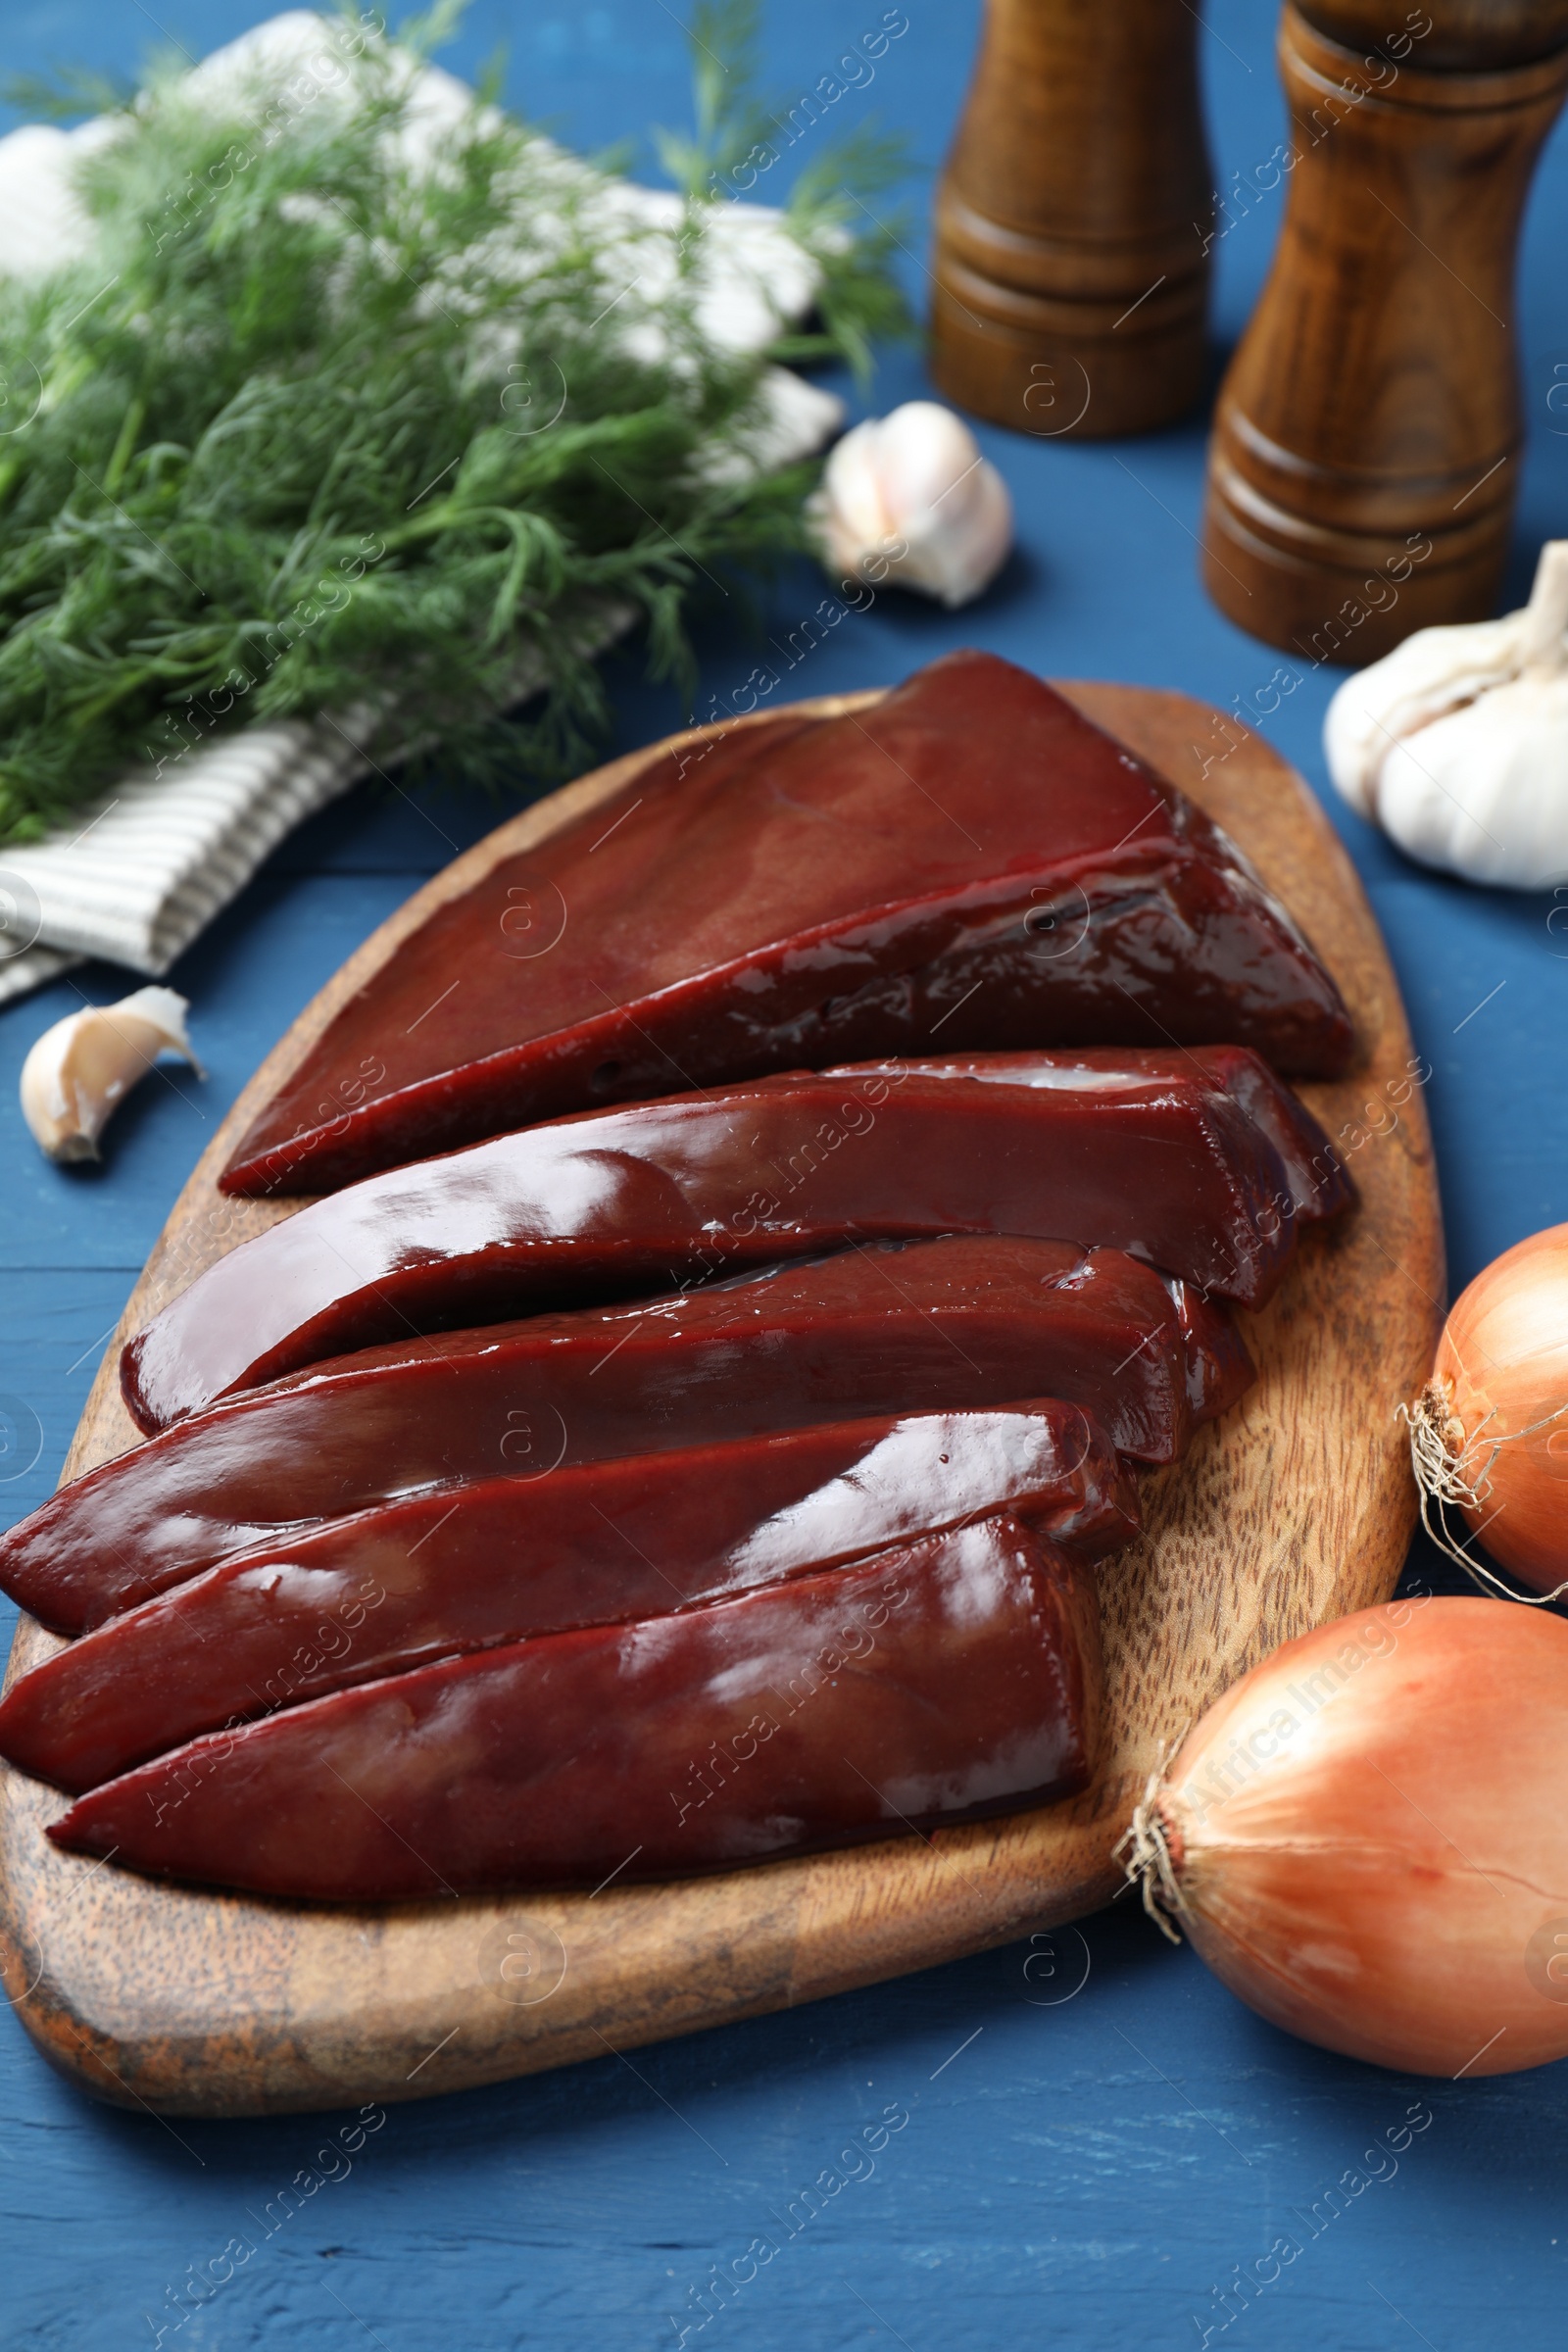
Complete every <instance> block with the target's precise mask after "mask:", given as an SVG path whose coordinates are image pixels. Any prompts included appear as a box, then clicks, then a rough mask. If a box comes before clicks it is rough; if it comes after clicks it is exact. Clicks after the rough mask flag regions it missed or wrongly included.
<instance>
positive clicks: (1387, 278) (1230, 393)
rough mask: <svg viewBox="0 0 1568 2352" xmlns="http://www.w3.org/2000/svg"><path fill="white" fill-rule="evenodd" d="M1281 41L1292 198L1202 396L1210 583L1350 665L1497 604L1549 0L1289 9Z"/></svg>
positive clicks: (1545, 118)
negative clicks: (1228, 355)
mask: <svg viewBox="0 0 1568 2352" xmlns="http://www.w3.org/2000/svg"><path fill="white" fill-rule="evenodd" d="M1279 54H1280V63H1281V70H1282V73H1283V75H1284V80H1285V87H1286V92H1287V95H1288V97H1289V100H1290V108H1291V140H1290V148H1289V150H1288V153H1289V156H1290V159H1291V160H1290V164H1289V170H1290V178H1289V182H1288V185H1289V190H1290V193H1289V198H1288V203H1287V210H1286V214H1285V221H1284V224H1283V227H1282V229H1281V233H1280V241H1279V248H1278V251H1277V253H1276V255H1275V259H1274V266H1273V270H1272V271H1271V273H1270V276H1269V279H1268V283H1267V285H1266V286H1265V288H1264V291H1263V295H1262V299H1261V301H1260V302H1259V304H1258V307H1257V310H1256V311H1255V313H1254V314H1253V317H1252V319H1251V322H1250V325H1249V327H1248V329H1247V332H1246V334H1245V335H1244V336H1243V338H1242V342H1241V345H1240V347H1239V348H1238V350H1237V353H1236V357H1235V359H1234V361H1233V362H1232V364H1231V368H1230V370H1229V373H1228V374H1227V376H1226V378H1225V382H1224V385H1223V387H1222V388H1221V392H1220V397H1219V404H1218V407H1217V409H1216V412H1215V418H1214V432H1213V439H1212V441H1211V443H1210V447H1209V473H1208V499H1207V510H1206V514H1205V516H1204V542H1203V577H1204V580H1205V583H1206V585H1207V587H1208V590H1209V593H1210V595H1211V596H1212V597H1213V599H1214V601H1215V603H1216V604H1217V605H1218V606H1219V607H1220V608H1221V610H1222V611H1223V612H1224V613H1228V614H1229V616H1230V617H1231V619H1233V620H1235V621H1237V622H1239V623H1240V625H1241V626H1242V627H1243V628H1245V629H1249V630H1250V631H1251V633H1252V635H1253V636H1255V637H1262V638H1266V639H1267V640H1268V641H1269V642H1270V643H1271V644H1274V645H1279V646H1284V647H1286V648H1288V649H1290V650H1293V651H1297V652H1299V653H1302V654H1304V655H1305V656H1306V658H1307V659H1308V660H1309V661H1338V662H1349V663H1355V664H1359V663H1362V662H1371V661H1375V660H1376V659H1377V658H1378V656H1379V655H1382V654H1385V653H1387V652H1388V651H1389V649H1390V647H1391V646H1394V645H1397V644H1398V643H1399V642H1400V640H1401V639H1402V638H1404V637H1407V636H1408V635H1409V634H1410V632H1411V630H1413V629H1418V628H1425V627H1427V626H1429V625H1430V624H1432V623H1433V622H1438V621H1456V620H1474V619H1479V618H1481V617H1484V616H1485V615H1486V614H1487V613H1490V612H1492V611H1493V609H1494V607H1495V600H1496V596H1497V591H1498V588H1499V586H1500V584H1501V577H1502V569H1503V564H1504V560H1505V558H1506V554H1507V542H1508V527H1509V522H1510V519H1511V516H1512V513H1513V504H1514V495H1515V488H1516V476H1517V473H1518V464H1517V459H1518V451H1519V445H1520V438H1521V424H1520V415H1519V396H1518V387H1517V382H1516V365H1515V356H1514V330H1513V276H1514V262H1515V254H1516V249H1517V245H1518V237H1519V222H1520V217H1521V215H1522V213H1523V210H1524V203H1525V198H1526V195H1527V194H1528V192H1529V186H1530V176H1531V172H1532V170H1533V169H1534V166H1535V161H1536V157H1537V155H1538V154H1539V153H1540V150H1541V146H1542V142H1543V141H1544V138H1545V136H1546V133H1547V131H1548V130H1549V128H1550V127H1551V123H1552V122H1553V120H1554V118H1555V117H1556V114H1557V111H1558V109H1559V107H1560V106H1561V104H1562V101H1563V94H1564V90H1565V88H1568V0H1425V4H1424V5H1422V6H1419V7H1407V5H1406V0H1287V6H1286V8H1285V12H1284V16H1283V19H1282V21H1281V25H1280V42H1279Z"/></svg>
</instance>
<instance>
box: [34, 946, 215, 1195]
mask: <svg viewBox="0 0 1568 2352" xmlns="http://www.w3.org/2000/svg"><path fill="white" fill-rule="evenodd" d="M189 1010H190V1005H189V1004H188V1002H187V1001H186V999H185V998H184V997H180V996H176V995H175V993H174V991H173V990H172V988H138V989H136V990H135V991H134V993H133V994H132V995H130V996H128V997H123V998H122V999H121V1001H120V1003H119V1004H118V1005H83V1007H82V1009H81V1010H80V1012H72V1013H68V1014H67V1016H66V1018H65V1019H64V1020H63V1021H56V1023H55V1025H54V1027H53V1028H52V1029H46V1030H45V1031H44V1033H43V1035H42V1037H40V1038H39V1039H38V1041H37V1043H36V1044H35V1045H34V1047H33V1049H32V1051H31V1053H30V1054H28V1055H27V1058H26V1060H25V1062H24V1063H23V1065H22V1115H23V1117H24V1118H25V1120H26V1122H27V1125H28V1126H29V1127H30V1128H31V1130H32V1133H33V1135H34V1137H35V1138H36V1140H37V1142H38V1143H39V1144H40V1145H41V1147H42V1148H43V1150H44V1151H45V1152H47V1153H48V1155H49V1157H50V1158H51V1159H57V1160H73V1159H96V1158H97V1157H98V1138H99V1136H100V1135H102V1133H103V1131H104V1129H105V1127H106V1126H107V1125H108V1123H109V1120H110V1117H111V1116H112V1114H113V1112H114V1111H115V1109H116V1107H117V1105H118V1104H119V1103H122V1102H123V1099H124V1097H125V1096H126V1095H128V1094H129V1092H130V1090H131V1088H132V1087H133V1086H134V1085H135V1083H136V1081H137V1079H138V1078H144V1077H145V1076H146V1074H147V1072H148V1071H149V1070H150V1069H151V1068H152V1066H153V1064H154V1062H155V1061H156V1060H157V1059H158V1056H159V1054H178V1055H179V1056H180V1058H181V1060H183V1061H188V1062H189V1063H190V1066H191V1068H192V1069H193V1070H194V1071H195V1072H196V1075H197V1077H198V1078H200V1077H202V1076H203V1075H204V1073H203V1070H202V1066H201V1063H200V1062H199V1061H198V1060H197V1059H196V1056H195V1054H193V1053H192V1052H191V1045H190V1039H189V1038H188V1037H187V1036H186V1034H185V1015H186V1013H187V1012H188V1011H189Z"/></svg>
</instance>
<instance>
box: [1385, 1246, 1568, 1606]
mask: <svg viewBox="0 0 1568 2352" xmlns="http://www.w3.org/2000/svg"><path fill="white" fill-rule="evenodd" d="M1406 1418H1407V1420H1408V1421H1409V1424H1410V1460H1411V1464H1412V1467H1413V1468H1414V1471H1415V1475H1416V1481H1417V1483H1418V1485H1419V1486H1420V1488H1421V1515H1422V1518H1423V1519H1424V1520H1425V1521H1426V1524H1427V1528H1428V1531H1429V1533H1430V1534H1431V1535H1432V1537H1433V1538H1434V1540H1435V1541H1436V1542H1437V1543H1438V1544H1441V1545H1442V1547H1443V1549H1444V1550H1445V1551H1446V1552H1447V1553H1448V1555H1449V1557H1450V1558H1452V1559H1455V1560H1457V1561H1458V1563H1459V1565H1460V1566H1461V1567H1462V1568H1464V1569H1466V1570H1467V1571H1468V1572H1469V1574H1470V1575H1472V1576H1473V1577H1475V1578H1476V1579H1477V1581H1478V1582H1479V1583H1483V1584H1486V1585H1490V1586H1491V1587H1492V1588H1493V1590H1495V1591H1497V1592H1506V1591H1507V1587H1506V1586H1503V1585H1500V1584H1499V1583H1498V1582H1497V1580H1496V1578H1495V1577H1493V1576H1490V1575H1489V1574H1488V1572H1487V1570H1486V1568H1485V1567H1484V1566H1483V1565H1482V1564H1481V1562H1479V1561H1478V1560H1477V1559H1476V1558H1475V1556H1474V1554H1473V1553H1472V1552H1471V1551H1470V1549H1469V1545H1468V1544H1463V1545H1459V1544H1454V1542H1453V1541H1452V1539H1451V1538H1450V1537H1449V1535H1448V1533H1447V1530H1446V1526H1445V1524H1444V1508H1445V1506H1446V1505H1451V1506H1452V1507H1453V1508H1455V1509H1456V1510H1458V1512H1459V1513H1460V1515H1461V1516H1462V1518H1463V1519H1464V1521H1465V1524H1466V1526H1467V1527H1468V1528H1469V1530H1470V1534H1471V1537H1472V1538H1475V1537H1481V1538H1483V1539H1484V1541H1485V1543H1486V1546H1487V1549H1488V1550H1489V1551H1490V1552H1491V1553H1492V1555H1493V1557H1494V1558H1495V1560H1497V1561H1498V1562H1499V1563H1500V1565H1501V1566H1502V1567H1504V1568H1507V1569H1509V1570H1511V1571H1512V1573H1513V1574H1514V1575H1515V1576H1517V1577H1518V1578H1519V1580H1520V1582H1521V1583H1522V1584H1526V1585H1528V1586H1529V1587H1530V1590H1531V1592H1532V1593H1538V1594H1540V1595H1542V1596H1543V1597H1544V1598H1547V1599H1555V1598H1556V1597H1557V1595H1558V1593H1562V1592H1564V1591H1568V1584H1565V1582H1564V1580H1565V1579H1568V1225H1553V1226H1552V1227H1551V1228H1550V1230H1549V1231H1548V1232H1545V1233H1537V1234H1532V1236H1531V1238H1530V1239H1529V1241H1527V1242H1520V1243H1519V1244H1518V1246H1517V1247H1516V1248H1515V1249H1512V1250H1505V1251H1504V1252H1503V1254H1502V1256H1501V1257H1499V1258H1496V1259H1495V1260H1494V1262H1493V1263H1492V1264H1491V1265H1490V1266H1488V1267H1487V1269H1486V1271H1485V1273H1482V1274H1478V1275H1477V1276H1476V1279H1475V1281H1474V1282H1473V1283H1471V1285H1470V1287H1469V1289H1468V1290H1467V1291H1465V1292H1464V1293H1463V1294H1462V1296H1461V1297H1460V1299H1458V1300H1457V1302H1456V1304H1455V1305H1454V1308H1453V1311H1452V1313H1451V1314H1450V1315H1449V1317H1448V1320H1447V1322H1446V1325H1445V1326H1444V1332H1443V1337H1442V1339H1441V1340H1440V1341H1439V1343H1438V1356H1437V1362H1436V1363H1435V1365H1434V1366H1433V1371H1432V1378H1431V1380H1430V1381H1429V1382H1428V1384H1427V1386H1426V1389H1425V1390H1424V1391H1423V1393H1422V1395H1421V1396H1420V1397H1419V1398H1418V1399H1417V1401H1416V1402H1415V1403H1414V1404H1413V1405H1411V1406H1410V1407H1409V1408H1408V1411H1407V1413H1406ZM1510 1597H1513V1598H1518V1597H1521V1596H1520V1595H1517V1594H1514V1595H1510Z"/></svg>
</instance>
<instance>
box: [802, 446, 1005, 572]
mask: <svg viewBox="0 0 1568 2352" xmlns="http://www.w3.org/2000/svg"><path fill="white" fill-rule="evenodd" d="M807 514H808V517H809V521H810V523H811V526H812V529H813V531H814V533H815V536H816V539H817V542H818V545H819V547H820V549H821V553H822V558H823V561H824V562H825V563H826V564H828V565H829V566H830V567H831V568H832V569H834V570H835V571H839V572H843V573H845V574H848V575H853V576H855V577H857V578H859V579H865V580H873V581H877V582H881V581H883V580H889V579H891V580H893V581H895V582H896V583H897V585H898V586H899V587H901V588H918V589H919V590H921V592H922V593H923V594H924V595H926V596H934V597H937V598H938V599H940V601H941V602H942V603H943V604H945V605H947V606H949V607H954V606H957V605H966V604H969V603H970V602H971V601H972V600H973V599H974V598H975V597H977V596H978V595H979V594H980V592H981V590H982V589H983V588H987V587H989V586H990V584H991V582H992V581H993V580H994V579H995V578H996V576H997V573H998V572H999V571H1000V570H1001V569H1002V566H1003V564H1005V562H1006V559H1007V551H1008V549H1009V548H1010V547H1011V545H1012V501H1011V499H1010V498H1009V497H1008V495H1007V485H1006V483H1005V481H1004V480H1003V478H1002V476H1001V474H1000V473H999V472H998V471H997V469H996V467H995V466H993V465H992V464H991V461H990V460H989V459H988V458H983V457H982V456H981V455H980V447H979V444H978V442H977V441H976V440H975V437H974V435H973V433H971V432H970V430H969V428H968V426H967V425H966V424H965V423H964V422H963V420H962V418H961V417H955V415H954V414H953V411H952V410H951V409H944V408H939V407H938V405H937V403H936V402H935V401H934V400H909V401H906V402H905V404H904V406H903V408H902V409H895V410H894V411H893V414H892V415H891V417H871V418H868V419H867V421H866V422H865V423H864V424H858V425H857V426H856V427H855V429H854V431H853V432H848V433H846V434H845V436H844V438H843V440H842V441H841V442H840V443H839V445H838V447H837V448H836V449H835V450H834V452H833V455H832V456H831V457H830V458H829V459H828V462H827V467H826V470H825V471H824V473H823V476H822V486H821V488H820V489H819V490H818V491H816V492H815V494H814V495H813V496H812V498H811V499H810V500H809V502H808V506H807Z"/></svg>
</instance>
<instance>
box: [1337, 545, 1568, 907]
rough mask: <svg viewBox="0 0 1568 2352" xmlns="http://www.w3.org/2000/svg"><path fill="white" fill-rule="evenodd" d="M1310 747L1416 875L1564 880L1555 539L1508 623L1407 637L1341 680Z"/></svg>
mask: <svg viewBox="0 0 1568 2352" xmlns="http://www.w3.org/2000/svg"><path fill="white" fill-rule="evenodd" d="M1323 744H1324V750H1325V752H1326V754H1327V757H1328V764H1329V773H1330V774H1331V775H1332V777H1333V779H1334V782H1335V785H1336V786H1337V788H1338V789H1339V791H1340V792H1341V793H1342V794H1343V796H1344V797H1345V799H1346V800H1348V802H1349V803H1350V805H1351V807H1352V808H1354V809H1359V811H1360V813H1361V814H1362V815H1363V816H1367V817H1370V818H1372V819H1373V821H1374V822H1375V823H1377V824H1380V825H1382V826H1383V828H1384V830H1385V831H1386V832H1387V833H1388V834H1390V835H1391V837H1392V838H1393V839H1394V840H1395V841H1397V843H1398V844H1399V847H1400V848H1401V849H1402V850H1404V851H1405V852H1406V853H1407V854H1408V855H1409V856H1410V857H1412V858H1419V859H1420V860H1421V862H1422V863H1423V864H1425V865H1436V866H1444V867H1446V868H1447V869H1448V870H1449V871H1451V872H1453V873H1458V874H1463V875H1465V876H1466V877H1467V878H1468V879H1469V880H1471V881H1475V882H1493V883H1502V884H1506V885H1508V886H1510V887H1512V888H1514V889H1517V890H1539V889H1540V888H1542V887H1543V885H1544V884H1546V883H1549V882H1551V881H1554V880H1557V879H1559V878H1561V877H1562V876H1564V875H1568V540H1561V539H1555V540H1551V541H1549V542H1548V543H1547V545H1546V546H1545V547H1544V548H1543V549H1542V552H1541V562H1540V564H1539V566H1538V568H1537V571H1536V580H1535V586H1534V588H1533V589H1532V591H1531V596H1530V602H1529V604H1528V605H1526V606H1525V607H1524V608H1523V609H1522V610H1521V611H1520V612H1517V613H1508V614H1506V615H1505V617H1504V618H1503V619H1501V620H1487V621H1478V622H1475V623H1473V624H1471V625H1469V626H1467V627H1454V628H1442V629H1418V630H1417V631H1416V633H1415V635H1414V636H1413V637H1407V638H1406V639H1405V641H1404V643H1403V645H1401V646H1397V647H1396V649H1395V651H1394V652H1393V653H1392V654H1390V655H1388V656H1387V657H1386V658H1385V659H1384V660H1383V661H1382V662H1374V663H1373V664H1372V666H1371V667H1370V668H1369V669H1364V670H1362V671H1361V672H1360V674H1359V676H1356V677H1353V678H1348V679H1347V680H1346V682H1345V684H1344V685H1343V686H1342V687H1341V688H1340V690H1339V692H1338V693H1337V694H1336V695H1335V697H1334V700H1333V702H1332V703H1331V704H1330V706H1329V711H1328V716H1327V719H1326V720H1325V722H1324V729H1323Z"/></svg>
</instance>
